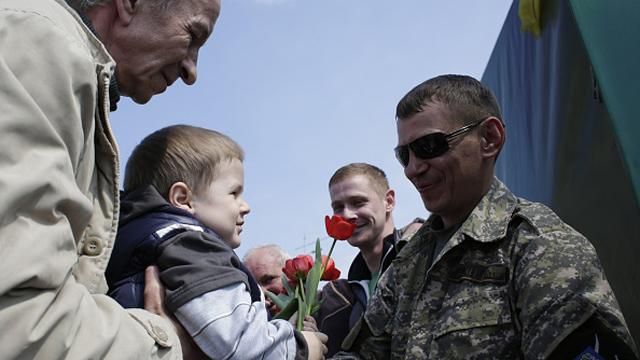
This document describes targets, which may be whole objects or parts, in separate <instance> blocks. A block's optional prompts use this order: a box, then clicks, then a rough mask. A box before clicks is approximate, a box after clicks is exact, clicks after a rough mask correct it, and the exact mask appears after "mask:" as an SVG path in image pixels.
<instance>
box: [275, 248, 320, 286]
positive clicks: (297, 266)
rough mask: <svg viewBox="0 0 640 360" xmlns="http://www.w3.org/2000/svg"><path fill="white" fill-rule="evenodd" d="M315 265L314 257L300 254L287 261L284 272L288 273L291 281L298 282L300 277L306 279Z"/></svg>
mask: <svg viewBox="0 0 640 360" xmlns="http://www.w3.org/2000/svg"><path fill="white" fill-rule="evenodd" d="M312 267H313V258H312V257H311V256H309V255H298V256H296V257H294V258H293V259H289V260H287V261H285V263H284V267H283V268H282V272H284V274H285V275H287V278H288V279H289V280H290V283H291V282H295V283H296V284H297V282H298V279H305V278H306V277H307V274H308V273H309V271H310V270H311V268H312Z"/></svg>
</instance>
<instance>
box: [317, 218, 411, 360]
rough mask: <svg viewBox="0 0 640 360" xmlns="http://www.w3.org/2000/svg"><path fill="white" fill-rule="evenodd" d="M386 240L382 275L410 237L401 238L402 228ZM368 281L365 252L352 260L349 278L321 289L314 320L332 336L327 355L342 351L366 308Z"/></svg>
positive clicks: (321, 329) (381, 267)
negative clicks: (348, 336) (341, 346)
mask: <svg viewBox="0 0 640 360" xmlns="http://www.w3.org/2000/svg"><path fill="white" fill-rule="evenodd" d="M383 241H384V247H383V250H382V253H383V256H382V259H381V266H380V274H382V273H383V272H384V271H385V270H386V269H387V268H388V267H389V265H391V262H392V261H393V259H394V258H395V257H396V254H397V253H398V252H399V251H400V249H401V248H402V246H403V245H404V244H405V243H406V242H407V239H404V238H403V237H402V231H401V230H394V232H393V233H391V234H389V235H388V236H386V237H385V238H384V240H383ZM365 280H371V272H370V271H369V268H368V267H367V264H366V263H365V261H364V257H363V256H362V253H358V255H357V256H356V257H355V259H354V260H353V262H352V263H351V267H350V268H349V275H348V278H347V279H339V280H335V281H332V282H330V283H328V284H327V285H325V286H324V287H323V288H322V291H321V293H320V299H321V301H322V303H321V305H320V309H319V310H318V312H317V313H316V315H315V319H316V322H317V323H318V329H319V330H320V332H323V333H325V334H327V336H329V341H328V342H327V347H328V349H329V351H328V352H327V357H330V356H332V355H333V354H335V353H336V352H338V351H340V345H341V344H342V341H343V340H344V338H345V337H346V336H347V334H348V333H349V330H351V328H352V327H353V325H354V324H355V323H356V321H357V320H358V319H359V318H360V316H362V314H363V313H364V310H365V309H366V307H367V301H368V299H369V297H370V294H369V289H368V285H367V282H366V281H365Z"/></svg>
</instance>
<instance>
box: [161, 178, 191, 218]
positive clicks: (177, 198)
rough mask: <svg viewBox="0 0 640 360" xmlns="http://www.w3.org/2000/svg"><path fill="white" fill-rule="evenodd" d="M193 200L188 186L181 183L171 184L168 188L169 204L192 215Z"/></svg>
mask: <svg viewBox="0 0 640 360" xmlns="http://www.w3.org/2000/svg"><path fill="white" fill-rule="evenodd" d="M193 200H194V199H193V193H192V192H191V190H190V189H189V186H187V184H185V183H183V182H182V181H178V182H175V183H173V185H171V187H170V188H169V194H168V199H167V201H169V204H171V205H173V206H175V207H177V208H179V209H182V210H185V211H188V212H189V213H191V214H193V213H194V212H195V209H194V207H193Z"/></svg>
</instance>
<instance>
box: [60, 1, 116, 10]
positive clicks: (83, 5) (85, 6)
mask: <svg viewBox="0 0 640 360" xmlns="http://www.w3.org/2000/svg"><path fill="white" fill-rule="evenodd" d="M111 1H113V0H67V4H69V5H70V6H71V7H72V8H74V9H76V10H78V11H86V10H89V9H91V8H93V7H95V6H98V5H100V4H103V3H107V2H111Z"/></svg>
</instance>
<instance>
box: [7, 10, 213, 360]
mask: <svg viewBox="0 0 640 360" xmlns="http://www.w3.org/2000/svg"><path fill="white" fill-rule="evenodd" d="M219 11H220V2H219V0H183V1H169V0H136V1H134V0H69V1H68V3H67V2H65V1H64V0H38V1H25V0H4V1H2V5H0V79H2V80H1V81H0V94H2V101H0V129H1V130H0V143H2V150H0V184H2V185H1V186H0V219H1V221H0V223H1V225H0V239H1V240H0V249H1V250H0V252H1V253H2V256H3V260H2V262H1V264H2V265H0V271H1V272H2V277H1V280H0V324H1V325H0V326H1V327H2V329H3V336H2V337H0V353H1V354H2V355H1V357H2V358H5V359H13V358H25V359H62V358H69V359H156V358H163V359H178V358H182V351H181V350H184V351H185V353H186V352H188V350H189V349H190V346H191V343H190V340H188V337H184V338H183V339H184V340H185V343H184V345H188V346H185V347H181V346H180V340H179V338H178V337H177V335H176V331H175V330H174V328H173V326H172V324H171V323H170V322H169V321H167V320H166V319H163V318H161V317H159V316H157V315H153V314H151V313H149V312H147V311H144V310H141V309H138V310H129V311H126V310H124V309H123V308H122V307H120V306H119V305H118V304H117V303H116V302H115V301H114V300H113V299H111V298H109V297H107V296H105V295H103V294H104V293H105V291H106V282H105V280H104V270H105V268H106V266H107V263H108V260H109V256H110V253H111V249H112V248H113V241H114V239H115V232H116V229H117V225H118V212H119V201H118V200H119V199H118V198H119V193H118V186H119V180H118V177H119V174H118V170H119V164H118V161H119V160H118V147H117V145H116V143H115V140H114V138H113V135H112V133H111V128H110V125H109V110H110V109H115V106H116V102H117V100H118V98H119V95H123V96H128V97H130V98H132V99H133V100H134V101H136V102H137V103H145V102H147V101H149V99H151V97H152V96H154V95H155V94H158V93H161V92H163V91H164V90H165V89H166V88H167V87H168V86H170V85H171V84H173V83H174V82H175V81H176V80H177V79H182V81H183V82H185V83H186V84H188V85H191V84H193V83H194V82H195V81H196V62H197V58H198V50H199V49H200V47H201V46H202V45H203V44H204V43H205V41H206V40H207V38H209V36H210V35H211V33H212V31H213V27H214V24H215V22H216V19H217V17H218V13H219ZM116 79H117V81H116ZM9 329H10V330H9Z"/></svg>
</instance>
